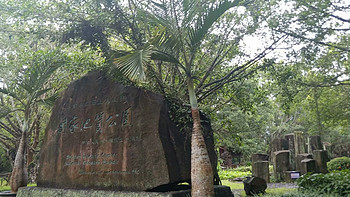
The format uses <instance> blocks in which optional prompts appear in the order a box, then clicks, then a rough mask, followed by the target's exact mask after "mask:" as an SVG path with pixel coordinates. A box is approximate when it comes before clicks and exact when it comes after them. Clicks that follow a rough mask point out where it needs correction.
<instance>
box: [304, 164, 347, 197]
mask: <svg viewBox="0 0 350 197" xmlns="http://www.w3.org/2000/svg"><path fill="white" fill-rule="evenodd" d="M297 184H298V185H299V188H300V190H302V191H310V192H315V193H321V194H334V195H333V196H335V195H340V196H347V195H350V171H349V170H343V171H333V172H330V173H328V174H306V175H304V176H302V177H300V178H299V179H298V180H297Z"/></svg>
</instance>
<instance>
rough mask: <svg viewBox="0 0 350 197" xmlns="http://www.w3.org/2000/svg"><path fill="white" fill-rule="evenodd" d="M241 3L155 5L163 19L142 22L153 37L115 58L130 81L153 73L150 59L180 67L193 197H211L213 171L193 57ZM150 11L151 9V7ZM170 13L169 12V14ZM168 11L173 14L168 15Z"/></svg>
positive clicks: (147, 16) (156, 17)
mask: <svg viewBox="0 0 350 197" xmlns="http://www.w3.org/2000/svg"><path fill="white" fill-rule="evenodd" d="M242 2H243V1H242V0H235V1H233V2H231V1H227V0H225V1H221V2H214V3H208V2H206V3H205V2H203V1H198V0H192V1H189V0H182V1H180V2H176V3H175V2H174V1H170V2H169V9H168V8H167V7H166V6H165V3H163V4H157V3H156V4H155V6H157V7H158V8H160V9H162V11H163V13H164V14H163V16H159V15H156V14H154V13H151V12H148V11H144V12H143V13H142V15H143V16H145V17H144V19H145V20H147V22H148V23H149V24H150V25H154V27H155V28H154V29H153V31H154V32H153V35H154V36H153V37H152V38H151V39H150V40H149V41H148V42H147V43H146V44H144V45H143V46H140V47H139V48H138V49H136V50H133V51H129V52H128V54H127V55H125V56H122V57H119V58H116V59H115V61H114V63H115V65H116V67H117V68H119V70H120V71H121V72H122V73H123V74H124V75H125V76H127V77H129V78H130V79H132V80H144V79H145V77H146V70H147V71H149V72H152V71H153V70H154V68H153V66H152V64H150V63H151V62H152V61H153V60H156V61H165V62H169V63H171V65H172V66H175V67H176V68H179V70H180V71H179V72H180V73H181V74H182V75H183V77H184V79H185V83H186V86H187V94H188V97H189V102H190V106H191V111H192V120H193V129H192V140H191V143H192V144H191V186H192V196H193V197H203V196H214V187H213V180H214V178H213V170H212V166H211V163H210V160H209V156H208V152H207V148H206V145H205V141H204V137H203V133H202V128H201V120H200V112H199V108H198V102H197V95H196V91H195V85H194V77H193V76H194V75H193V73H194V70H195V68H196V67H197V66H200V65H196V63H195V58H196V55H197V53H198V52H199V51H200V46H201V44H202V42H203V40H204V38H205V37H206V36H207V35H208V34H209V33H208V32H209V29H210V28H211V27H212V26H213V24H214V23H215V22H217V21H218V20H219V18H220V17H221V16H222V15H223V14H224V13H225V12H226V11H227V10H229V9H230V8H231V7H233V6H238V5H240V4H242ZM150 9H152V8H150ZM169 10H170V11H169ZM167 12H172V13H173V14H172V15H168V14H167ZM171 16H173V17H171Z"/></svg>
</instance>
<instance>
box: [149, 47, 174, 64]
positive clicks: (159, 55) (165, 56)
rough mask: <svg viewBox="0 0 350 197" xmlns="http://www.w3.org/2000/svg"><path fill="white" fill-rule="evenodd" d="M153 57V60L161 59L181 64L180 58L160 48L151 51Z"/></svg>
mask: <svg viewBox="0 0 350 197" xmlns="http://www.w3.org/2000/svg"><path fill="white" fill-rule="evenodd" d="M151 59H152V60H159V61H164V62H170V63H174V64H180V62H179V60H178V59H176V58H175V57H173V56H172V55H170V54H168V53H165V52H163V51H159V50H155V49H153V50H152V53H151Z"/></svg>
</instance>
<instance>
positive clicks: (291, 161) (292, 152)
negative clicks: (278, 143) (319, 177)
mask: <svg viewBox="0 0 350 197" xmlns="http://www.w3.org/2000/svg"><path fill="white" fill-rule="evenodd" d="M284 138H285V140H286V141H287V142H288V150H289V167H290V170H294V169H295V144H294V134H293V133H290V134H286V135H285V136H284Z"/></svg>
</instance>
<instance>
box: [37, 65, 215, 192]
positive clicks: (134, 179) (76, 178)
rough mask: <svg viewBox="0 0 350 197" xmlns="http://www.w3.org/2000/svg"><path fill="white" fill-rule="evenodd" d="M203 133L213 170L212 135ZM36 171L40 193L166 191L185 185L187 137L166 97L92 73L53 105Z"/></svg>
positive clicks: (188, 177) (69, 89) (188, 168)
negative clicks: (48, 190)
mask: <svg viewBox="0 0 350 197" xmlns="http://www.w3.org/2000/svg"><path fill="white" fill-rule="evenodd" d="M203 127H204V133H205V135H206V136H204V137H205V139H206V145H207V148H208V152H209V155H210V159H211V163H212V166H213V169H214V172H216V154H215V152H214V147H213V143H214V142H213V136H212V131H211V129H210V125H203ZM39 165H40V166H39V174H38V180H37V184H38V187H40V188H56V189H78V190H82V189H88V190H114V191H133V192H145V191H152V192H157V191H171V190H173V189H174V188H176V186H177V184H178V183H181V182H189V181H190V178H191V177H190V135H188V134H186V133H185V132H179V130H178V129H177V128H176V126H175V124H174V122H173V121H172V120H171V119H170V117H169V109H168V106H167V103H166V102H165V100H164V97H163V96H161V95H159V94H155V93H152V92H150V91H145V90H142V89H139V88H136V87H127V86H124V85H121V84H119V83H116V82H114V81H112V80H110V79H108V77H107V76H106V74H105V73H104V72H102V71H95V72H92V73H89V74H88V75H87V76H84V77H82V78H81V79H80V80H77V81H75V82H73V83H72V84H71V85H69V87H68V88H67V90H66V91H65V92H64V94H63V95H62V96H61V97H60V98H59V99H58V100H57V101H56V103H55V106H54V108H53V111H52V116H51V119H50V121H49V124H48V126H47V128H46V132H45V137H44V141H43V144H42V146H41V154H40V162H39ZM216 192H217V191H216ZM130 195H131V196H134V194H130Z"/></svg>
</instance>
